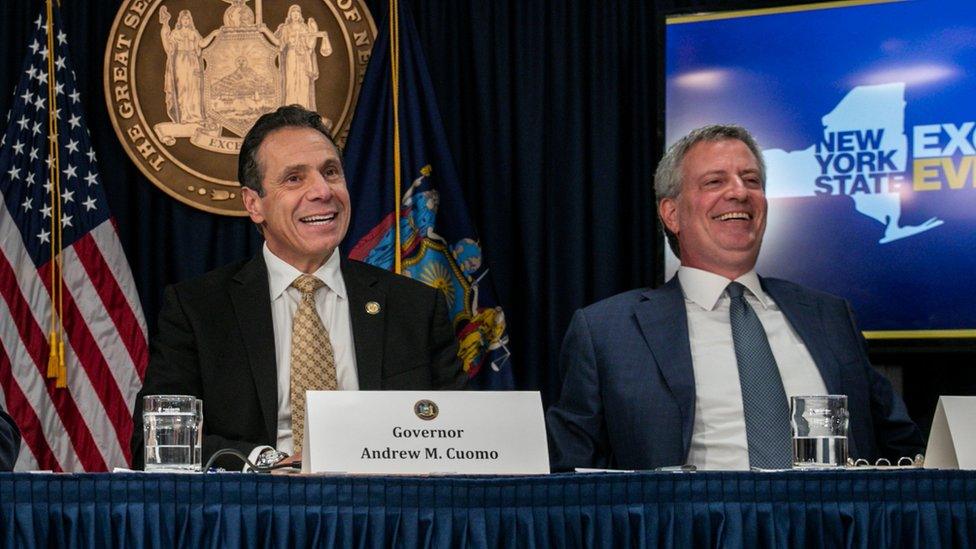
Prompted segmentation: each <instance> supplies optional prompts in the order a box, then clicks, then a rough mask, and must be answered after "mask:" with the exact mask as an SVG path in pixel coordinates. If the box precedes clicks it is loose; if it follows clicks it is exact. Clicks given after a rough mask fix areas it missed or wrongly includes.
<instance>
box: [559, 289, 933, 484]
mask: <svg viewBox="0 0 976 549" xmlns="http://www.w3.org/2000/svg"><path fill="white" fill-rule="evenodd" d="M760 280H761V283H762V287H763V290H764V291H765V292H766V293H767V294H769V296H770V297H772V298H773V300H774V301H775V302H776V304H777V305H778V306H779V308H780V310H782V312H783V314H784V315H785V316H786V319H787V320H788V321H789V323H790V325H791V326H792V327H793V329H794V330H795V331H796V333H797V334H798V335H799V336H800V338H801V339H802V340H803V342H804V344H805V345H806V347H807V350H808V351H809V352H810V355H811V356H812V357H813V360H814V362H815V363H816V365H817V368H818V369H819V370H820V375H821V376H822V377H823V380H824V384H825V385H826V386H827V391H828V392H829V393H830V394H844V395H847V397H848V400H847V403H848V410H849V412H850V418H851V419H850V431H849V437H848V440H849V450H850V455H851V456H852V457H854V458H861V457H863V458H867V459H869V460H872V461H873V460H874V459H876V458H878V457H888V458H889V459H890V458H898V457H901V456H914V455H915V454H917V453H921V452H923V451H924V446H923V440H922V436H921V434H920V433H919V431H918V428H917V427H916V426H915V424H914V423H913V422H912V421H911V419H909V417H908V414H907V412H906V410H905V405H904V403H903V402H902V400H901V398H900V397H899V396H898V395H897V394H895V392H894V391H893V389H892V387H891V384H890V383H889V382H888V380H887V379H886V378H885V377H884V376H882V375H881V374H880V373H878V372H877V371H876V370H875V369H874V368H873V367H872V366H871V364H870V362H869V361H868V356H867V351H866V348H865V345H864V340H863V338H862V337H861V333H860V332H859V331H858V329H857V327H856V325H855V323H854V317H853V314H852V313H851V309H850V306H849V305H848V304H847V302H846V301H844V300H842V299H840V298H837V297H834V296H830V295H827V294H823V293H819V292H815V291H812V290H809V289H806V288H803V287H801V286H798V285H796V284H793V283H791V282H786V281H784V280H777V279H772V278H764V279H760ZM560 370H561V371H562V373H563V376H564V382H563V389H562V394H561V397H560V399H559V401H558V402H557V403H556V404H555V405H553V406H552V407H551V408H550V409H549V411H548V413H547V416H546V421H547V426H548V429H549V448H550V454H551V460H552V468H553V470H557V471H558V470H566V469H572V468H574V467H599V468H621V469H652V468H655V467H662V466H668V465H682V464H684V463H685V462H686V460H687V458H688V450H689V448H690V445H691V434H692V428H693V426H694V422H695V376H694V372H693V371H692V361H691V347H690V345H689V343H688V315H687V313H686V311H685V300H684V295H683V293H682V291H681V286H680V284H679V282H678V277H677V276H675V277H674V278H672V279H671V281H670V282H668V283H667V284H665V285H664V286H662V287H661V288H658V289H655V290H648V289H643V290H632V291H630V292H626V293H623V294H619V295H616V296H614V297H611V298H609V299H606V300H603V301H600V302H598V303H595V304H593V305H590V306H589V307H586V308H584V309H581V310H579V311H577V312H576V314H575V316H574V317H573V321H572V323H571V325H570V327H569V331H568V332H567V334H566V338H565V341H564V342H563V348H562V352H561V355H560Z"/></svg>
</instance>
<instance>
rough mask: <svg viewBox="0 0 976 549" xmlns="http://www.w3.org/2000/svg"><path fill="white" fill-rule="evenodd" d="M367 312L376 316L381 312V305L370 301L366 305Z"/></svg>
mask: <svg viewBox="0 0 976 549" xmlns="http://www.w3.org/2000/svg"><path fill="white" fill-rule="evenodd" d="M366 312H367V313H369V314H371V315H375V314H376V313H379V312H380V304H379V303H377V302H375V301H370V302H368V303H367V304H366Z"/></svg>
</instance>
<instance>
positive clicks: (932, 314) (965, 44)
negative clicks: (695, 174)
mask: <svg viewBox="0 0 976 549" xmlns="http://www.w3.org/2000/svg"><path fill="white" fill-rule="evenodd" d="M665 44H666V51H665V64H664V66H665V69H664V71H665V75H664V78H665V85H666V98H665V132H664V133H665V141H666V145H670V144H671V143H673V142H674V141H676V140H677V139H678V138H680V137H681V136H682V135H684V134H686V133H687V132H688V131H690V130H691V129H693V128H695V127H698V126H702V125H706V124H712V123H734V124H739V125H742V126H745V127H746V128H747V129H749V130H750V131H751V132H752V133H753V135H754V136H755V137H756V139H757V141H758V142H759V145H760V147H761V148H762V149H763V156H764V158H765V161H766V166H767V188H766V193H767V197H768V199H769V217H768V225H767V229H766V236H765V240H764V242H763V249H762V253H761V254H760V258H759V264H758V266H757V271H758V272H759V274H760V275H763V276H770V277H780V278H786V279H789V280H793V281H795V282H799V283H801V284H804V285H807V286H810V287H813V288H817V289H820V290H823V291H826V292H829V293H832V294H835V295H839V296H842V297H844V298H846V299H848V300H849V301H850V302H851V304H852V306H853V307H854V310H855V312H856V313H857V316H858V321H859V323H860V327H861V329H862V330H864V332H865V335H866V336H867V337H868V338H926V337H938V338H953V337H976V9H974V7H973V4H972V0H941V1H938V2H936V1H916V2H846V3H845V2H839V3H838V2H833V3H830V4H821V5H817V4H812V5H807V6H795V7H788V8H777V9H769V10H753V11H740V12H729V13H716V14H702V15H691V16H675V17H669V18H667V20H666V25H665ZM667 256H668V257H667V258H666V268H665V271H666V272H665V278H670V277H671V276H672V274H673V273H674V271H675V270H676V269H677V265H678V261H677V259H676V258H675V257H674V256H673V255H672V254H671V252H670V250H668V252H667Z"/></svg>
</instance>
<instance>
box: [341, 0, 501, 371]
mask: <svg viewBox="0 0 976 549" xmlns="http://www.w3.org/2000/svg"><path fill="white" fill-rule="evenodd" d="M394 13H398V16H397V17H394V21H395V22H398V23H399V25H398V28H399V32H398V34H399V39H398V41H399V56H398V64H399V73H398V74H399V86H398V97H399V142H400V161H401V163H400V168H401V169H400V173H401V179H402V184H401V192H400V196H399V197H396V196H395V190H394V176H393V174H394V153H393V150H394V108H393V86H392V83H391V81H392V79H391V54H390V40H391V37H390V31H389V29H390V25H389V24H388V22H384V23H383V24H382V25H380V29H381V30H380V33H379V35H378V37H377V40H376V43H375V44H374V45H373V53H372V57H371V59H370V63H369V67H368V68H367V70H366V74H365V78H364V81H363V86H362V90H361V92H360V96H359V101H358V104H357V107H356V113H355V116H354V117H353V120H352V126H351V128H350V131H349V138H348V140H347V143H346V150H345V154H344V157H345V171H346V181H347V182H348V184H349V193H350V197H351V200H352V208H353V217H352V224H351V227H350V228H349V234H348V235H347V237H346V239H345V242H344V243H343V247H344V250H343V251H344V252H346V253H347V254H348V255H349V257H351V258H352V259H357V260H360V261H365V262H366V263H369V264H371V265H375V266H378V267H381V268H384V269H387V270H393V269H394V265H395V257H394V256H395V253H396V245H395V244H396V243H395V238H396V235H395V233H396V231H395V229H396V226H395V224H394V223H395V222H398V223H399V226H400V259H401V273H402V274H403V275H405V276H409V277H411V278H414V279H416V280H420V281H422V282H424V283H426V284H428V285H430V286H433V287H435V288H437V289H439V290H441V291H442V292H444V295H445V297H446V298H447V305H448V309H449V312H450V316H451V319H452V320H453V323H454V330H455V334H456V335H457V338H458V355H459V358H460V359H461V363H462V364H463V366H464V369H465V371H466V372H467V374H468V377H469V380H470V383H471V385H472V386H473V387H475V388H481V389H495V390H497V389H511V388H513V387H514V379H513V376H512V366H511V360H510V353H509V350H508V329H507V326H506V324H505V314H504V312H503V311H502V308H501V307H500V306H499V304H498V301H497V299H496V296H495V292H494V289H493V287H492V285H491V280H490V277H489V276H488V267H487V265H486V264H485V262H484V261H483V260H482V252H481V247H480V245H479V242H478V237H477V234H476V231H475V228H474V225H473V224H472V222H471V219H470V217H469V216H468V210H467V207H466V206H465V203H464V196H463V195H462V193H461V187H460V184H459V180H458V175H457V172H456V171H455V168H454V160H453V158H452V157H451V153H450V149H449V148H448V145H447V139H446V137H445V134H444V128H443V125H442V122H441V117H440V113H439V112H438V110H437V102H436V99H435V97H434V92H433V88H432V86H431V82H430V75H429V73H428V72H427V65H426V61H425V60H424V56H423V52H422V51H421V48H420V43H419V40H418V37H417V31H416V29H415V27H414V26H413V22H412V21H411V19H410V14H409V13H408V11H407V10H406V9H399V10H395V12H394ZM395 200H399V203H400V216H399V219H398V220H395V219H394V218H395V217H396V214H395V209H394V206H395Z"/></svg>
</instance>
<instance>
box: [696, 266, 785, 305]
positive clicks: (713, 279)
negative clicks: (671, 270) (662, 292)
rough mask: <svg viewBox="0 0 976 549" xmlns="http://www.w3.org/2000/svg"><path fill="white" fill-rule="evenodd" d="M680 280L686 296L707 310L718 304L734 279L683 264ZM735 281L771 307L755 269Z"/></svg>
mask: <svg viewBox="0 0 976 549" xmlns="http://www.w3.org/2000/svg"><path fill="white" fill-rule="evenodd" d="M678 282H680V283H681V289H682V291H684V293H685V297H686V298H688V299H690V300H692V301H694V302H695V303H697V304H698V306H700V307H701V308H703V309H705V310H706V311H711V310H713V309H714V308H715V306H716V305H718V301H719V299H720V298H721V297H722V295H724V294H725V288H726V287H727V286H728V285H729V283H731V282H732V281H731V280H729V279H728V278H725V277H724V276H721V275H717V274H715V273H711V272H708V271H703V270H701V269H696V268H694V267H686V266H684V265H682V266H681V267H679V268H678ZM735 282H738V283H739V284H742V285H743V286H745V287H746V289H747V290H749V293H751V294H752V295H754V296H755V297H756V299H757V300H758V301H759V304H760V305H762V306H763V308H764V309H768V308H769V305H770V301H769V296H767V295H766V293H765V292H763V291H762V285H761V284H760V283H759V275H757V274H756V271H755V270H751V271H749V272H747V273H745V274H743V275H742V276H740V277H739V278H736V279H735Z"/></svg>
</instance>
